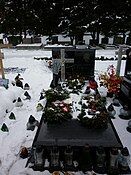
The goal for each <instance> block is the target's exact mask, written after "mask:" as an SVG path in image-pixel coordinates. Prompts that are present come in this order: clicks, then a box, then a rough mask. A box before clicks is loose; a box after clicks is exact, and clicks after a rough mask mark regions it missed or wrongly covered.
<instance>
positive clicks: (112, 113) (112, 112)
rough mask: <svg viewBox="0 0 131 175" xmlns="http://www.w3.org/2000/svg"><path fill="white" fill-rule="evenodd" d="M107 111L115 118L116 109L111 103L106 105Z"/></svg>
mask: <svg viewBox="0 0 131 175" xmlns="http://www.w3.org/2000/svg"><path fill="white" fill-rule="evenodd" d="M107 112H108V115H109V117H111V118H112V119H115V114H116V111H115V109H114V106H113V104H112V103H111V104H110V105H109V106H108V107H107Z"/></svg>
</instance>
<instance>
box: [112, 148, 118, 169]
mask: <svg viewBox="0 0 131 175" xmlns="http://www.w3.org/2000/svg"><path fill="white" fill-rule="evenodd" d="M118 155H119V151H118V148H115V147H113V148H111V150H110V167H111V168H117V158H118Z"/></svg>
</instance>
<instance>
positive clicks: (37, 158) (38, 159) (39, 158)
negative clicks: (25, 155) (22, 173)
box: [34, 145, 44, 171]
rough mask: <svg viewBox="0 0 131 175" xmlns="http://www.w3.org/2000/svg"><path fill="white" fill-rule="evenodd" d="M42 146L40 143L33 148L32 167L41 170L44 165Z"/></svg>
mask: <svg viewBox="0 0 131 175" xmlns="http://www.w3.org/2000/svg"><path fill="white" fill-rule="evenodd" d="M43 152H44V150H43V147H42V146H41V145H39V146H37V147H36V149H35V150H34V169H37V171H38V170H40V171H42V170H43V167H44V160H43Z"/></svg>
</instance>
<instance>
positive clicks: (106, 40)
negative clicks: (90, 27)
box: [101, 37, 109, 44]
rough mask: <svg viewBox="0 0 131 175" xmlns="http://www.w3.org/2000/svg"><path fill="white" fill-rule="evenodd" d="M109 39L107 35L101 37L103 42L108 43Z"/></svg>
mask: <svg viewBox="0 0 131 175" xmlns="http://www.w3.org/2000/svg"><path fill="white" fill-rule="evenodd" d="M108 41H109V39H108V38H107V37H105V38H102V39H101V43H102V44H108Z"/></svg>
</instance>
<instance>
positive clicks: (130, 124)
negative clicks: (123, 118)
mask: <svg viewBox="0 0 131 175" xmlns="http://www.w3.org/2000/svg"><path fill="white" fill-rule="evenodd" d="M126 129H127V131H128V132H130V133H131V120H129V122H128V126H127V128H126Z"/></svg>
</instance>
